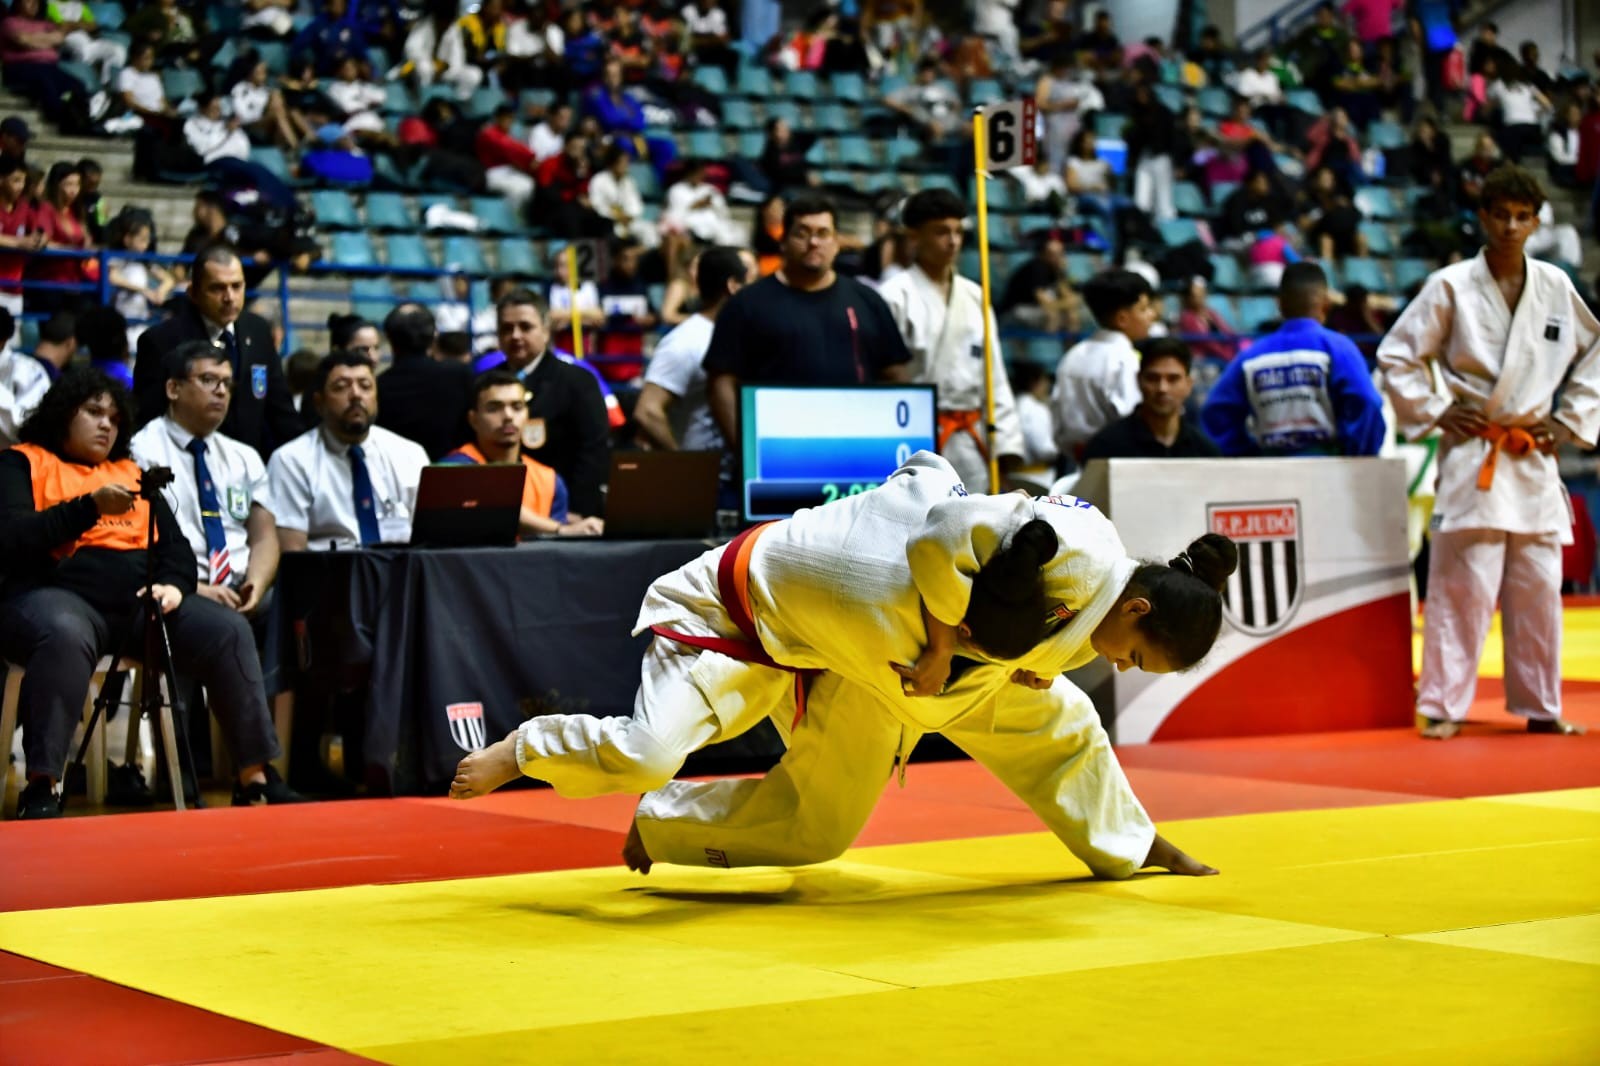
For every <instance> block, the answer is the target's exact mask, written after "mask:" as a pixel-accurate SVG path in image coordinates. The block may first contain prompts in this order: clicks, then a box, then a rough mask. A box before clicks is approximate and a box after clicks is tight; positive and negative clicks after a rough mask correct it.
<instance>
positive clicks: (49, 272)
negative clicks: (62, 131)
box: [25, 162, 100, 312]
mask: <svg viewBox="0 0 1600 1066" xmlns="http://www.w3.org/2000/svg"><path fill="white" fill-rule="evenodd" d="M82 188H83V179H82V177H81V176H80V175H79V174H78V167H77V164H75V163H66V162H61V163H54V164H52V165H51V167H50V173H49V175H48V176H47V177H46V178H45V183H44V199H43V200H42V201H40V202H39V204H38V205H37V206H36V207H35V209H34V214H33V219H34V225H36V226H37V227H38V228H39V232H41V233H43V234H44V236H45V247H47V248H52V249H55V250H57V251H64V252H65V251H73V252H82V251H85V250H87V249H88V248H89V232H88V230H87V229H86V228H85V226H84V224H83V219H82V217H80V214H79V212H80V208H79V206H78V194H79V192H80V191H81V190H82ZM99 266H100V264H99V262H98V261H97V260H92V259H70V258H66V257H63V256H48V257H45V256H39V257H35V258H34V259H33V260H32V261H31V262H30V263H29V264H28V268H27V275H28V277H29V279H30V280H32V281H36V282H46V283H49V284H52V285H81V284H83V283H85V282H88V281H95V280H99V273H98V270H99ZM84 298H85V294H84V293H82V292H71V291H67V290H63V289H50V290H47V289H34V290H32V291H31V292H29V293H28V295H27V299H26V301H25V302H26V304H27V306H28V309H29V310H30V311H36V312H50V311H54V310H57V309H60V308H64V309H67V310H71V309H72V308H74V307H76V306H77V305H78V304H79V303H81V302H82V301H83V300H84Z"/></svg>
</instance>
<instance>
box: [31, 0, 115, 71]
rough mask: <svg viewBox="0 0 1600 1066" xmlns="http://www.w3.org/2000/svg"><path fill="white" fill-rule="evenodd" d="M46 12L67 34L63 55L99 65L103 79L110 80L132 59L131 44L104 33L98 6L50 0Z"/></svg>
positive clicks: (80, 0) (68, 0)
mask: <svg viewBox="0 0 1600 1066" xmlns="http://www.w3.org/2000/svg"><path fill="white" fill-rule="evenodd" d="M44 11H45V17H46V18H48V19H49V20H50V21H51V22H53V23H55V24H56V25H57V26H59V27H61V30H62V32H63V33H65V34H66V36H65V37H64V38H63V39H62V42H61V54H62V55H64V56H66V57H67V58H68V59H71V60H76V61H77V62H79V63H84V64H87V65H88V66H91V67H98V68H99V73H100V80H101V81H110V80H111V72H112V71H114V70H116V69H117V68H119V67H121V66H124V65H125V64H126V63H127V62H128V46H127V45H125V44H123V43H122V42H121V41H117V40H111V39H108V38H105V37H102V36H100V27H99V26H98V25H97V24H96V22H95V18H94V9H93V8H91V7H90V6H89V5H88V4H86V3H83V2H82V0H49V2H48V3H46V4H45V9H44Z"/></svg>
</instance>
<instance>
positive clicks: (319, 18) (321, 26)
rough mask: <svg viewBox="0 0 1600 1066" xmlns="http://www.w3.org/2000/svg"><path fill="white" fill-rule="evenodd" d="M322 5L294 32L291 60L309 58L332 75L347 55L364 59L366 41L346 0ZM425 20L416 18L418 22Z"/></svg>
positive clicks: (316, 67) (299, 61)
mask: <svg viewBox="0 0 1600 1066" xmlns="http://www.w3.org/2000/svg"><path fill="white" fill-rule="evenodd" d="M321 6H322V10H321V11H319V12H318V13H317V14H316V15H315V16H314V17H313V18H312V19H311V21H310V22H308V23H306V24H305V26H304V27H303V28H302V29H301V30H300V32H299V33H298V34H296V35H295V38H294V41H293V42H292V43H291V44H290V45H289V55H290V57H291V60H292V61H293V62H294V63H302V62H310V63H312V64H313V65H314V67H315V69H316V71H317V73H318V74H324V75H331V74H333V72H334V71H336V70H338V69H339V66H340V64H342V63H343V62H344V61H345V60H346V59H350V58H353V59H357V60H365V59H366V58H367V48H368V45H367V39H366V34H365V33H364V32H363V30H362V27H361V23H360V21H359V20H358V19H356V18H353V17H352V14H353V13H352V12H351V11H350V4H349V0H324V2H323V4H322V5H321ZM424 21H426V20H425V19H419V20H418V23H419V25H420V24H421V23H422V22H424ZM407 43H409V42H407ZM424 84H427V83H426V82H424Z"/></svg>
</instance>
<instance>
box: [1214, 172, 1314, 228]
mask: <svg viewBox="0 0 1600 1066" xmlns="http://www.w3.org/2000/svg"><path fill="white" fill-rule="evenodd" d="M1293 215H1294V202H1293V201H1292V200H1290V199H1289V197H1288V195H1287V194H1286V193H1284V192H1283V190H1282V188H1281V187H1280V186H1279V185H1278V183H1277V182H1275V181H1273V179H1272V175H1270V174H1268V173H1267V172H1265V171H1262V170H1256V171H1252V172H1250V173H1249V174H1248V175H1246V176H1245V179H1244V181H1242V182H1241V183H1240V184H1239V187H1238V188H1236V189H1234V190H1233V191H1232V192H1230V193H1229V194H1228V197H1227V199H1225V200H1223V201H1222V207H1221V210H1219V211H1218V213H1217V217H1216V219H1215V220H1214V221H1213V222H1212V226H1211V228H1212V233H1213V234H1214V235H1215V236H1216V237H1217V239H1219V240H1221V241H1224V242H1228V243H1230V244H1233V245H1244V244H1248V243H1249V242H1250V241H1252V240H1254V239H1255V235H1256V234H1257V233H1259V232H1260V231H1261V230H1264V229H1266V230H1275V229H1277V228H1278V227H1279V226H1281V225H1283V224H1284V223H1285V222H1288V221H1289V220H1290V219H1291V218H1292V217H1293Z"/></svg>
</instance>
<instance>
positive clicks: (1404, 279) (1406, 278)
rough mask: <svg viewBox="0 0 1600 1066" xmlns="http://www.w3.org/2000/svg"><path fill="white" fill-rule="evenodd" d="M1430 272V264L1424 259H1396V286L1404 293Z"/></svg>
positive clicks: (1397, 289)
mask: <svg viewBox="0 0 1600 1066" xmlns="http://www.w3.org/2000/svg"><path fill="white" fill-rule="evenodd" d="M1428 274H1429V270H1428V264H1427V262H1426V261H1425V260H1422V259H1396V260H1395V261H1394V287H1395V290H1396V292H1397V293H1404V292H1405V291H1406V290H1407V289H1409V288H1411V286H1413V285H1415V284H1417V283H1418V282H1420V281H1422V280H1423V279H1425V278H1426V277H1427V276H1428Z"/></svg>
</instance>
